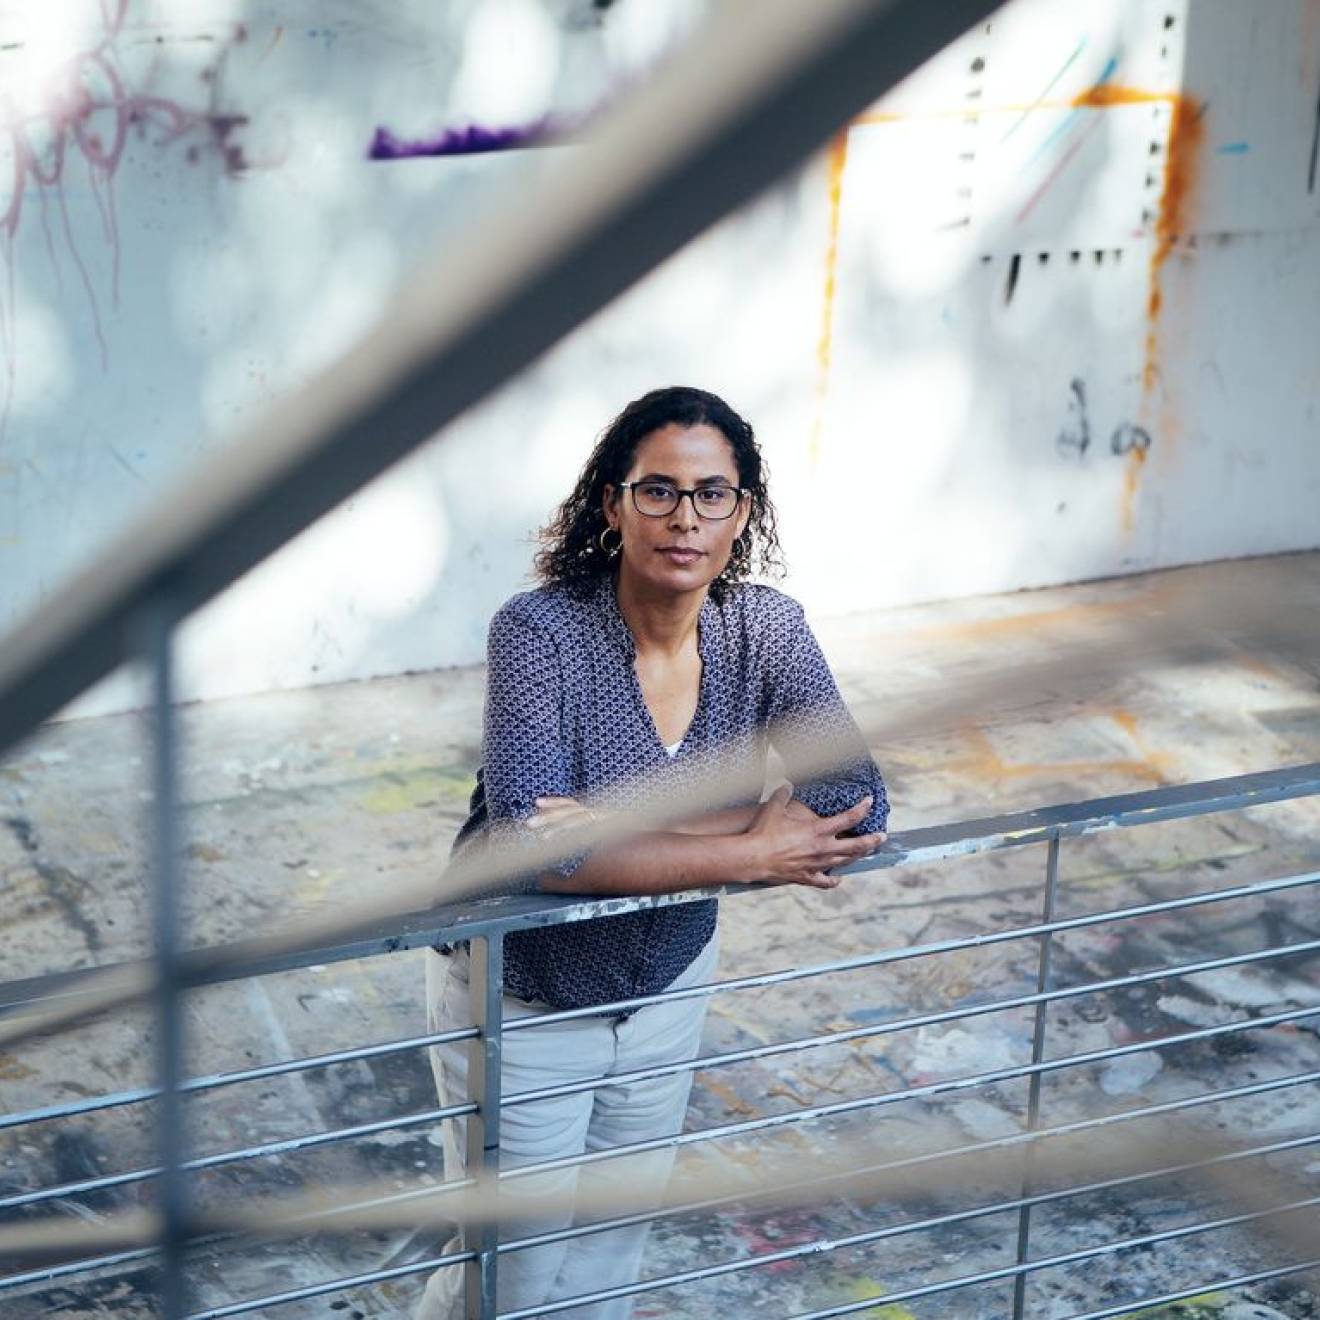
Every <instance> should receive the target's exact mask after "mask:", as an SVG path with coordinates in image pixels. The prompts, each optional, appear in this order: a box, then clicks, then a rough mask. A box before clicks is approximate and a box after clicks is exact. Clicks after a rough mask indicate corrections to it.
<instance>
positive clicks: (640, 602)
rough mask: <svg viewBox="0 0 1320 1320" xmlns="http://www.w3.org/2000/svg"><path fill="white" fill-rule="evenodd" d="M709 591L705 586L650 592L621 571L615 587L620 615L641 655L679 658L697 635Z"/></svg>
mask: <svg viewBox="0 0 1320 1320" xmlns="http://www.w3.org/2000/svg"><path fill="white" fill-rule="evenodd" d="M706 591H707V589H706V588H705V587H702V588H700V589H699V590H697V591H684V592H679V593H674V592H663V593H660V592H652V591H647V589H646V587H645V586H644V585H641V584H639V583H638V582H637V581H636V580H635V579H634V578H631V577H629V575H628V574H627V573H626V572H620V574H619V577H618V581H617V583H616V584H615V596H616V599H617V601H618V605H619V614H620V615H621V616H622V617H623V621H624V623H626V624H627V625H628V631H629V632H630V633H632V635H633V642H634V643H635V644H636V647H637V650H638V652H639V653H642V654H645V653H651V654H656V653H660V654H665V655H678V654H679V652H681V651H682V650H683V649H684V648H685V647H686V646H687V645H688V644H689V643H690V642H691V641H692V639H693V638H694V637H695V636H696V633H697V619H698V617H699V616H700V614H701V607H702V605H703V604H704V603H705V600H706Z"/></svg>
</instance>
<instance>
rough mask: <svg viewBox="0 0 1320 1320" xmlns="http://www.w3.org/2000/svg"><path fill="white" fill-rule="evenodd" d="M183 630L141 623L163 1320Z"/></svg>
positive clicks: (175, 1127)
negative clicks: (178, 647) (178, 645)
mask: <svg viewBox="0 0 1320 1320" xmlns="http://www.w3.org/2000/svg"><path fill="white" fill-rule="evenodd" d="M177 622H178V618H177V615H176V613H175V611H174V610H173V608H172V606H171V603H170V600H169V598H168V596H166V595H165V594H164V593H161V594H158V595H156V596H155V597H154V598H153V599H152V600H151V601H149V602H148V604H147V605H146V607H145V608H144V609H143V611H142V613H141V615H140V616H139V617H138V619H137V620H136V624H137V627H136V632H137V638H136V640H137V642H138V648H139V651H140V654H141V656H142V658H143V660H144V661H145V662H146V664H147V667H148V669H149V670H150V674H151V712H152V721H151V734H152V749H151V792H152V796H151V874H152V924H153V934H154V942H155V962H156V989H155V1001H156V1033H157V1045H156V1066H157V1072H158V1075H159V1084H160V1097H159V1099H158V1100H157V1101H156V1141H157V1153H158V1159H159V1162H160V1167H161V1174H160V1179H159V1183H158V1195H157V1204H158V1207H159V1213H160V1222H161V1228H160V1249H161V1256H160V1275H159V1285H158V1286H159V1292H160V1313H161V1315H162V1316H163V1317H164V1320H175V1318H176V1317H179V1316H182V1315H184V1314H185V1312H186V1310H187V1307H186V1298H185V1296H184V1268H183V1267H184V1248H185V1245H186V1241H187V1219H188V1188H187V1182H186V1179H187V1175H186V1173H185V1171H184V1169H183V1159H184V1125H183V1095H182V1092H181V1091H180V1090H179V1084H180V1082H181V1080H182V1077H183V1048H184V1046H183V1031H184V1026H183V999H182V990H183V986H182V977H181V954H182V950H181V948H180V939H179V926H180V916H179V914H180V906H181V904H180V892H179V891H180V888H181V884H182V868H181V866H180V862H179V833H180V831H179V814H178V796H179V787H178V768H179V767H178V730H177V727H176V725H175V720H174V629H175V625H176V624H177Z"/></svg>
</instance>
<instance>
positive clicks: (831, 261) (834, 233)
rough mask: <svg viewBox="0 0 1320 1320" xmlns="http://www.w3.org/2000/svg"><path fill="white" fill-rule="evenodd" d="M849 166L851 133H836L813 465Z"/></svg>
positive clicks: (820, 424)
mask: <svg viewBox="0 0 1320 1320" xmlns="http://www.w3.org/2000/svg"><path fill="white" fill-rule="evenodd" d="M847 164H848V130H847V129H846V128H845V129H844V130H843V131H842V132H840V133H837V134H836V135H835V137H834V140H833V141H832V142H831V143H830V155H829V187H830V219H829V239H828V241H827V243H826V247H825V292H824V298H823V306H822V308H821V323H820V338H819V339H818V340H817V341H816V416H815V419H814V420H813V422H812V424H811V441H810V444H809V446H808V453H809V454H810V457H811V461H812V462H813V463H815V462H816V460H817V459H818V458H819V457H820V437H821V430H822V428H823V427H824V424H825V396H826V394H827V393H828V391H829V385H830V361H831V358H832V356H833V352H834V297H835V292H836V290H837V287H838V271H839V217H840V213H841V211H842V207H843V172H844V169H845V168H846V167H847Z"/></svg>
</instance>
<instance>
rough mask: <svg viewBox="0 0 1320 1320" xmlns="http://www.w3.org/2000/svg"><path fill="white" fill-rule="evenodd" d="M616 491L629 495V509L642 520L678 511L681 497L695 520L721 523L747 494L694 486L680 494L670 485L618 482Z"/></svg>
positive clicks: (734, 488)
mask: <svg viewBox="0 0 1320 1320" xmlns="http://www.w3.org/2000/svg"><path fill="white" fill-rule="evenodd" d="M619 489H620V490H627V491H631V492H632V502H633V508H634V509H636V510H637V512H638V513H640V514H641V515H642V517H644V518H664V517H667V516H668V515H669V514H671V513H673V511H674V510H675V509H676V508H678V502H679V500H681V499H682V498H683V496H684V495H686V496H687V497H688V499H690V500H691V501H692V507H693V509H695V510H696V514H697V517H698V518H705V519H706V520H707V521H708V522H723V521H724V520H725V519H726V518H732V517H733V515H734V514H735V513H737V511H738V504H739V501H741V499H742V497H743V496H744V495H745V494H746V493H747V492H746V491H745V490H744V489H743V488H742V487H741V486H723V485H721V486H695V487H692V488H690V489H687V490H684V489H683V488H682V487H680V486H675V485H674V484H673V482H671V481H621V482H619Z"/></svg>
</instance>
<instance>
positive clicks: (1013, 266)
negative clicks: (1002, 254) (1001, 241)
mask: <svg viewBox="0 0 1320 1320" xmlns="http://www.w3.org/2000/svg"><path fill="white" fill-rule="evenodd" d="M1021 272H1022V253H1020V252H1015V253H1013V259H1012V260H1011V261H1010V262H1009V263H1008V285H1007V287H1006V288H1005V289H1004V306H1005V307H1007V306H1008V305H1009V303H1011V302H1012V301H1013V294H1014V292H1015V291H1016V289H1017V282H1018V275H1019V274H1021Z"/></svg>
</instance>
